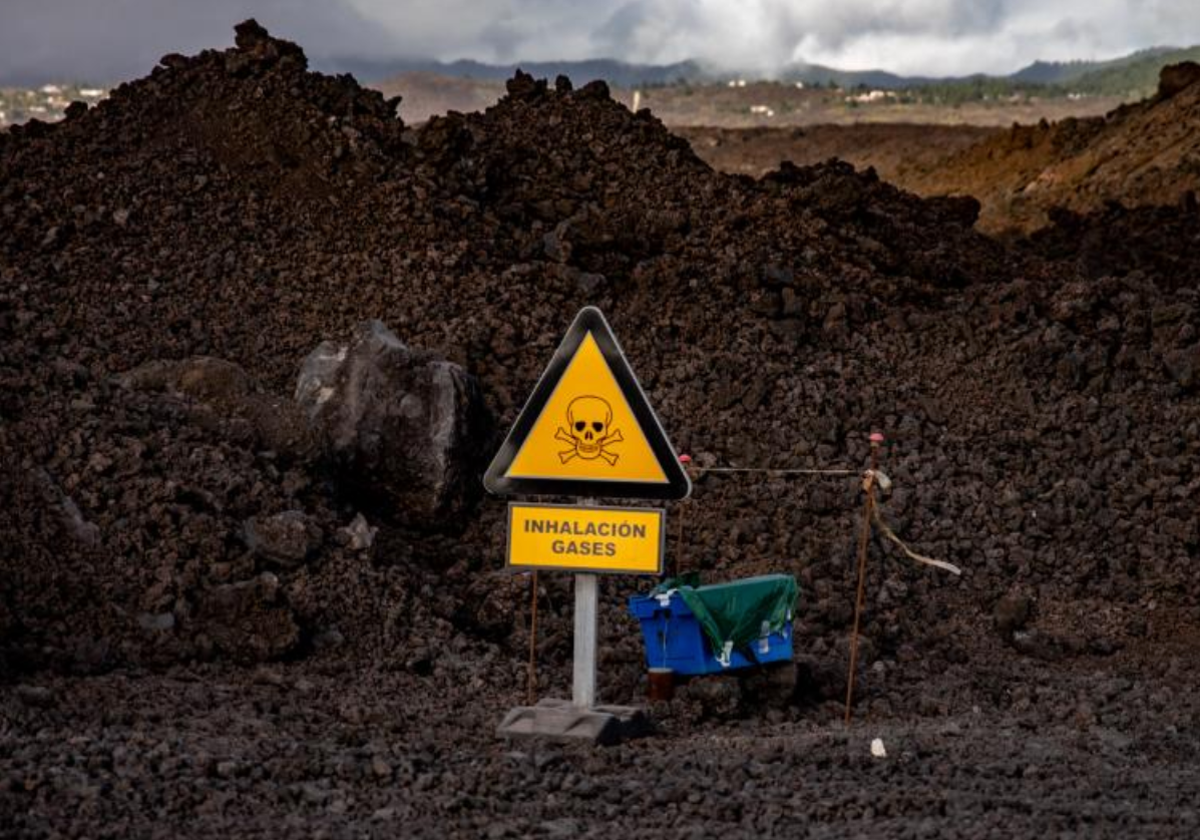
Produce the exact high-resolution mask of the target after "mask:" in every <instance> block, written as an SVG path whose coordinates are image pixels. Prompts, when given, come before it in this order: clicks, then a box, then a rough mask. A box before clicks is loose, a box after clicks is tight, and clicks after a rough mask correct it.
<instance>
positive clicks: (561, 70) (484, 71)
mask: <svg viewBox="0 0 1200 840" xmlns="http://www.w3.org/2000/svg"><path fill="white" fill-rule="evenodd" d="M312 63H313V66H314V68H315V69H317V70H321V71H324V72H334V73H351V74H353V75H354V77H355V78H356V79H358V80H359V81H360V82H378V81H381V80H383V79H389V78H392V77H394V76H400V75H404V74H406V73H432V74H436V75H439V76H451V77H455V78H462V79H476V80H481V81H504V80H506V79H511V78H512V76H513V73H515V72H516V71H517V70H518V69H521V70H524V71H525V72H526V73H530V74H532V75H534V76H536V77H538V78H544V79H550V80H552V81H553V80H554V78H555V77H557V76H559V75H563V76H568V77H569V78H570V79H571V81H572V82H574V83H575V84H577V85H584V84H587V83H588V82H590V81H594V80H596V79H603V80H604V81H606V82H608V83H609V84H611V85H615V86H617V87H639V86H652V85H671V84H679V83H682V82H698V81H710V80H712V79H715V78H716V76H714V75H712V74H710V73H707V72H706V71H705V70H704V69H703V68H701V66H700V65H699V64H697V63H696V62H694V61H684V62H680V63H678V64H664V65H659V64H627V63H626V62H623V61H615V60H612V59H594V60H591V61H524V62H520V63H518V64H484V63H482V62H479V61H469V60H460V61H451V62H442V61H434V60H432V59H395V60H387V61H379V60H363V59H357V58H333V59H324V60H314V61H313V62H312Z"/></svg>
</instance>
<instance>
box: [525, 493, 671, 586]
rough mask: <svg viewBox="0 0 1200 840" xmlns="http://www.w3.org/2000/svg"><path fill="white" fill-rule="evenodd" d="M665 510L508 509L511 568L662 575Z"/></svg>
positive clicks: (537, 507) (608, 508) (597, 508)
mask: <svg viewBox="0 0 1200 840" xmlns="http://www.w3.org/2000/svg"><path fill="white" fill-rule="evenodd" d="M663 517H664V512H663V511H662V510H660V509H645V508H617V507H593V506H588V507H576V506H572V505H527V504H519V503H516V502H514V503H512V504H510V505H509V506H508V518H509V522H508V565H509V566H510V567H514V568H534V569H566V570H571V571H589V572H614V573H618V574H660V573H661V571H662V558H663V542H664V540H665V538H666V531H665V529H664V527H663Z"/></svg>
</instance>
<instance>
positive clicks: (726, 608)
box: [653, 573, 800, 660]
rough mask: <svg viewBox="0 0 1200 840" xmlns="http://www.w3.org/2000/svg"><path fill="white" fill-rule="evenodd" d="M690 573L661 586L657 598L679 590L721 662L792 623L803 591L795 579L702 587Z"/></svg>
mask: <svg viewBox="0 0 1200 840" xmlns="http://www.w3.org/2000/svg"><path fill="white" fill-rule="evenodd" d="M699 584H700V578H699V575H696V574H695V573H690V574H687V575H682V576H680V577H677V578H670V579H668V580H665V581H663V582H662V583H660V584H659V585H658V586H657V587H656V588H655V589H654V593H653V594H665V593H667V592H670V591H671V590H676V591H677V592H678V593H679V597H680V598H682V599H683V601H684V603H685V604H687V605H688V609H690V610H691V611H692V612H693V613H695V615H696V620H697V621H698V622H700V626H701V627H702V628H703V629H704V635H705V636H707V637H708V640H709V642H711V643H712V648H713V652H714V654H715V655H716V657H717V659H718V660H720V659H721V658H722V657H724V658H725V659H728V657H729V653H730V651H733V650H743V651H744V650H745V649H746V648H747V647H748V646H749V645H750V643H751V642H753V641H755V640H756V639H760V638H762V637H763V636H764V635H766V634H767V633H777V632H779V631H780V630H782V629H783V626H784V625H785V624H787V622H789V621H791V619H792V613H793V611H794V610H795V608H796V601H797V599H798V598H799V595H800V590H799V587H797V586H796V579H795V578H794V577H792V576H791V575H760V576H759V577H751V578H743V579H742V580H735V581H732V582H731V583H714V584H710V585H708V586H700V585H699Z"/></svg>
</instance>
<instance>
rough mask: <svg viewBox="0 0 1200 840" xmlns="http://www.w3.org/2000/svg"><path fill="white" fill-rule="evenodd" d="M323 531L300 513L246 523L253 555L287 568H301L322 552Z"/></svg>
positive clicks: (254, 519) (257, 518) (251, 519)
mask: <svg viewBox="0 0 1200 840" xmlns="http://www.w3.org/2000/svg"><path fill="white" fill-rule="evenodd" d="M322 536H323V534H322V533H321V529H320V528H319V527H318V526H317V525H316V524H315V523H314V522H313V521H312V520H311V519H310V518H309V517H308V516H306V515H305V514H304V512H303V511H299V510H285V511H283V512H282V513H276V514H273V515H271V516H266V517H252V518H250V519H247V520H246V523H245V526H244V538H245V540H246V545H247V547H249V549H250V550H251V551H253V552H254V553H255V554H257V555H258V556H260V557H262V558H264V559H265V560H267V561H268V562H271V563H275V564H278V565H280V566H283V567H285V568H293V567H295V566H299V565H300V564H302V563H304V562H305V561H306V560H308V559H309V558H310V557H311V556H312V555H313V554H315V553H316V551H317V550H318V549H319V548H320V545H321V539H322Z"/></svg>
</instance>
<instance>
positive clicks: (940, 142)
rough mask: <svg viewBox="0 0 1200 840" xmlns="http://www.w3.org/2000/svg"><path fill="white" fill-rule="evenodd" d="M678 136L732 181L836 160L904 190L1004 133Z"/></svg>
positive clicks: (904, 128) (852, 130) (922, 128)
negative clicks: (786, 164) (786, 167)
mask: <svg viewBox="0 0 1200 840" xmlns="http://www.w3.org/2000/svg"><path fill="white" fill-rule="evenodd" d="M674 130H675V131H676V132H677V133H678V134H679V136H680V137H684V138H686V139H687V141H688V142H689V143H691V144H692V149H693V150H695V152H696V154H697V155H699V156H700V157H701V158H703V159H704V162H705V163H707V164H708V165H709V166H711V167H713V168H714V169H718V170H720V171H722V172H728V173H730V174H734V175H750V176H752V177H754V178H760V177H762V176H763V175H765V174H767V173H768V172H770V171H772V170H773V169H777V168H779V165H780V163H781V162H783V161H785V160H787V161H791V162H792V163H794V164H796V165H797V166H812V165H815V164H819V163H825V162H826V161H828V160H830V159H831V158H838V159H839V160H844V161H846V162H847V163H851V164H854V166H855V167H856V168H858V169H867V168H868V167H870V168H873V169H874V170H875V171H876V172H877V173H879V177H881V178H883V179H884V180H885V181H887V182H888V183H891V184H897V185H900V186H904V185H906V184H907V183H908V182H909V181H912V180H914V179H916V178H917V177H919V176H924V175H927V174H928V173H930V172H935V171H937V168H938V167H939V166H942V165H944V164H945V162H946V159H947V158H948V157H950V156H951V155H953V154H955V153H957V152H961V151H962V150H964V149H967V148H970V147H971V146H973V145H975V144H976V143H979V142H981V141H983V140H985V139H987V138H989V137H991V136H993V135H995V134H996V133H997V132H998V131H1000V129H996V128H986V127H983V126H978V125H920V124H914V123H861V124H858V125H806V126H803V127H795V128H741V129H736V128H709V127H695V128H692V127H684V128H677V129H674Z"/></svg>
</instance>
